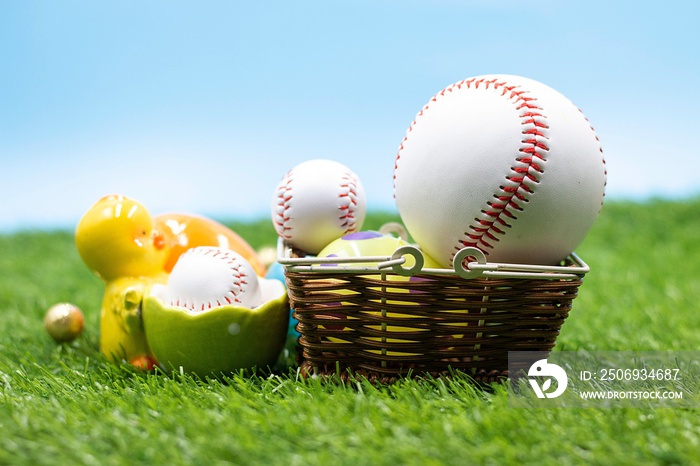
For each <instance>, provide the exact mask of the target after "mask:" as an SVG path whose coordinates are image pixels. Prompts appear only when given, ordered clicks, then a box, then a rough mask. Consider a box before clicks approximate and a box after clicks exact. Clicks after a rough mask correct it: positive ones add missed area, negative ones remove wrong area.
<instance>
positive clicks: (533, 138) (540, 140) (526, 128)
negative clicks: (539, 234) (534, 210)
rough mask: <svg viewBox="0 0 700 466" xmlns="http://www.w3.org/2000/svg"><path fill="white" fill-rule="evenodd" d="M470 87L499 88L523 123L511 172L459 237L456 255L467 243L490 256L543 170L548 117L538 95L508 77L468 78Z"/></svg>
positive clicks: (523, 207) (467, 82) (547, 150)
mask: <svg viewBox="0 0 700 466" xmlns="http://www.w3.org/2000/svg"><path fill="white" fill-rule="evenodd" d="M462 85H463V86H466V87H467V88H468V89H471V88H474V89H479V86H482V87H483V89H484V90H489V89H490V88H492V89H493V90H494V91H499V90H500V96H502V97H505V98H506V99H508V100H510V101H511V102H512V103H513V105H514V106H515V110H516V111H517V112H520V114H519V118H520V124H521V125H522V126H523V130H522V131H521V133H522V135H523V139H522V140H521V144H522V147H521V148H520V149H518V152H520V154H519V155H517V156H516V158H515V163H514V164H513V166H511V167H510V170H511V171H510V174H509V175H507V176H506V182H505V183H504V184H502V185H500V186H499V187H498V190H497V191H496V192H495V193H494V194H493V195H492V196H491V199H490V200H489V201H487V202H486V204H487V206H488V208H487V209H484V210H482V211H481V215H480V216H478V217H475V218H474V220H473V221H472V223H471V224H470V225H469V226H468V228H467V231H465V232H464V239H461V240H458V245H456V246H455V248H454V249H455V250H454V252H453V254H452V258H453V259H454V255H455V254H457V252H458V251H459V250H460V249H462V248H464V247H477V248H479V249H480V250H482V251H483V252H484V254H486V255H487V256H488V254H489V249H493V247H494V244H493V243H496V242H498V241H500V239H499V236H503V235H505V234H506V229H508V228H511V227H512V223H513V221H515V220H517V218H518V217H517V215H516V214H517V213H519V212H522V211H523V210H524V209H525V206H524V205H525V204H527V203H528V202H529V201H530V197H531V196H532V195H533V194H534V192H535V189H536V187H537V185H538V184H539V182H540V178H541V177H542V175H543V174H544V168H543V166H542V162H546V161H547V159H546V154H547V152H549V146H548V145H547V141H548V139H549V138H548V137H547V135H546V130H547V129H548V128H549V125H548V124H547V117H546V115H544V114H543V113H542V111H543V109H542V108H541V107H540V106H539V105H537V103H536V100H537V98H536V97H531V96H529V95H527V94H528V93H529V92H528V91H526V90H523V89H522V88H521V87H520V86H517V85H509V84H508V83H507V82H506V81H501V82H499V81H498V80H497V79H492V80H485V79H483V78H482V79H468V80H466V81H464V82H462V83H460V88H461V86H462Z"/></svg>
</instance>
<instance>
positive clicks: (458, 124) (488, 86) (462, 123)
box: [394, 75, 607, 267]
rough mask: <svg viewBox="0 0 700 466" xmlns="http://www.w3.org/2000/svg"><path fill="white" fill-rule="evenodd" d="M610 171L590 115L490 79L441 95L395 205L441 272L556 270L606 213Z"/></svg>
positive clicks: (530, 84)
mask: <svg viewBox="0 0 700 466" xmlns="http://www.w3.org/2000/svg"><path fill="white" fill-rule="evenodd" d="M606 177H607V172H606V166H605V160H604V159H603V154H602V150H601V147H600V143H599V141H598V138H597V137H596V135H595V133H594V132H593V129H592V128H591V125H590V124H589V122H588V120H587V119H586V117H585V116H584V115H583V113H582V112H581V111H580V110H579V109H578V108H577V107H576V106H575V105H574V104H572V103H571V101H569V100H568V99H567V98H566V97H564V96H563V95H562V94H560V93H559V92H557V91H555V90H554V89H552V88H550V87H548V86H546V85H544V84H542V83H540V82H537V81H534V80H531V79H528V78H523V77H518V76H508V75H485V76H477V77H474V78H469V79H465V80H463V81H460V82H458V83H455V84H453V85H451V86H448V87H447V88H445V89H444V90H442V91H441V92H439V93H438V94H436V95H435V96H434V97H433V98H432V99H431V100H430V101H429V102H428V104H426V105H425V106H424V107H423V109H422V110H421V111H420V112H419V113H418V115H417V116H416V118H415V120H414V121H413V124H412V125H411V126H410V127H409V129H408V131H407V133H406V137H405V138H404V139H403V141H402V143H401V145H400V147H399V151H398V154H397V156H396V163H395V168H394V195H395V198H396V204H397V207H398V210H399V214H400V215H401V219H402V221H403V223H404V225H405V226H406V229H407V230H408V231H409V233H410V234H411V235H412V236H413V238H414V240H415V241H416V242H417V243H418V244H419V245H420V247H421V248H422V249H423V250H424V251H425V252H426V253H427V254H428V255H430V256H431V257H433V258H434V259H435V260H436V261H438V262H439V263H440V264H441V265H442V266H443V267H450V266H452V260H453V258H454V256H455V254H456V253H457V252H458V251H459V250H460V249H462V248H464V247H476V248H479V249H480V250H482V251H483V252H484V254H485V255H486V257H487V260H488V261H489V262H510V263H529V264H556V263H558V262H559V261H561V260H562V259H564V258H566V256H568V255H569V254H570V253H571V252H572V251H574V249H575V248H576V247H577V246H578V245H579V244H580V243H581V241H582V240H583V238H584V237H585V236H586V233H587V232H588V230H589V229H590V227H591V226H592V225H593V222H594V221H595V219H596V218H597V216H598V213H599V212H600V208H601V206H602V203H603V196H604V193H605V184H606Z"/></svg>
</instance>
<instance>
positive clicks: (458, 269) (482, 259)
mask: <svg viewBox="0 0 700 466" xmlns="http://www.w3.org/2000/svg"><path fill="white" fill-rule="evenodd" d="M470 257H473V258H474V259H476V261H467V259H469V258H470ZM452 262H453V264H454V268H455V273H457V275H459V276H460V277H462V278H476V277H478V276H480V275H481V274H482V273H483V272H482V270H479V269H474V270H472V269H471V268H470V267H469V266H470V265H471V264H473V263H477V264H481V265H486V263H487V262H486V254H484V253H483V251H481V250H480V249H477V248H472V247H468V248H462V249H460V250H459V251H458V252H457V254H455V258H454V260H453V261H452Z"/></svg>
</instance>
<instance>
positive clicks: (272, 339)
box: [143, 287, 289, 377]
mask: <svg viewBox="0 0 700 466" xmlns="http://www.w3.org/2000/svg"><path fill="white" fill-rule="evenodd" d="M280 290H282V292H281V293H280V294H279V296H275V297H272V298H271V299H269V300H267V301H266V302H265V303H264V304H262V305H261V306H258V307H256V308H255V309H248V308H245V307H241V306H233V305H226V306H219V307H215V308H212V309H210V310H208V311H206V312H201V313H192V312H188V311H187V310H186V309H183V308H180V307H176V306H170V305H168V304H167V303H166V302H165V301H163V300H162V299H161V298H160V297H159V296H158V295H157V293H153V294H151V295H150V296H148V297H146V298H145V299H144V303H143V323H144V329H145V333H146V335H147V338H148V343H149V346H150V348H151V350H152V351H153V354H154V355H155V357H156V360H157V361H158V364H159V365H160V366H161V367H162V368H163V369H164V370H166V371H180V370H182V371H184V372H187V373H191V374H196V375H199V376H201V377H204V376H207V375H214V376H216V375H220V374H221V373H229V372H232V371H235V370H238V369H246V368H253V367H259V368H261V367H265V366H271V365H273V364H274V363H275V361H276V360H277V357H278V355H279V353H280V351H281V350H282V348H283V346H284V343H285V339H286V335H287V326H288V321H289V302H288V300H287V293H286V291H284V289H283V287H280Z"/></svg>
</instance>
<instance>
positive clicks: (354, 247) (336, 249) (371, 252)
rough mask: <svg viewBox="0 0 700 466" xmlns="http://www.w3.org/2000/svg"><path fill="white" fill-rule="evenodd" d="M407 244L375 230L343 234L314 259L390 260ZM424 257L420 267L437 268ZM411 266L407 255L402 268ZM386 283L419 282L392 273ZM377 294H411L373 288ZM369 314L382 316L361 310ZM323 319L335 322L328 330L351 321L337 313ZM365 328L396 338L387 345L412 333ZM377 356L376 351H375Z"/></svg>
mask: <svg viewBox="0 0 700 466" xmlns="http://www.w3.org/2000/svg"><path fill="white" fill-rule="evenodd" d="M408 245H409V243H408V242H406V241H404V240H403V239H401V238H397V237H394V236H392V235H385V234H382V233H379V232H376V231H362V232H358V233H352V234H349V235H346V236H344V237H342V238H339V239H337V240H335V241H333V242H331V243H330V244H329V245H328V246H326V247H325V248H323V250H321V252H320V253H319V255H318V257H326V258H333V257H337V258H339V259H340V258H358V257H371V256H380V257H390V256H391V255H392V254H393V253H394V251H396V249H398V248H399V247H402V246H408ZM423 258H424V265H423V268H437V267H438V265H437V263H436V262H435V261H434V260H432V259H431V258H430V257H428V256H425V255H424V256H423ZM329 265H336V264H329ZM337 265H338V266H341V267H343V266H370V267H376V265H377V264H376V263H375V262H359V263H352V264H348V263H339V264H337ZM414 265H415V259H414V258H413V257H411V256H407V260H406V263H405V264H404V265H403V267H404V268H411V267H413V266H414ZM387 271H388V272H391V269H387ZM367 276H368V277H371V278H376V279H377V280H379V279H380V277H381V275H371V274H368V275H367ZM386 277H387V280H389V281H394V282H405V281H414V280H420V278H419V277H406V276H400V275H395V274H388V275H387V276H386ZM376 290H377V291H383V292H385V293H387V294H391V293H410V292H411V291H410V290H408V289H405V288H384V287H380V286H378V287H377V288H376ZM337 293H339V294H341V295H342V294H351V293H352V292H351V291H349V290H348V291H346V290H338V291H337ZM387 303H388V304H392V305H405V306H417V305H419V303H415V302H407V301H403V300H402V301H396V300H388V301H387ZM364 312H367V313H369V314H376V315H381V314H382V313H381V312H380V311H377V312H374V311H364ZM326 316H327V317H330V318H331V319H338V321H339V323H338V324H333V325H332V326H326V328H329V329H338V330H339V329H343V328H345V327H344V326H343V325H342V320H344V319H347V318H352V317H347V315H346V314H344V313H343V314H340V313H328V314H327V315H326ZM386 316H387V317H389V318H394V319H406V318H414V317H415V316H414V315H412V314H402V313H398V312H388V313H386ZM368 328H371V329H373V330H382V331H385V332H387V333H389V334H392V335H393V336H395V337H396V338H389V339H387V341H389V342H402V341H404V340H402V339H401V338H400V337H401V333H407V332H416V331H417V330H416V328H413V327H403V326H391V325H390V326H387V327H386V328H384V329H382V327H381V326H371V325H370V326H368ZM366 338H367V339H369V340H373V341H380V340H381V338H380V337H366ZM329 340H331V341H335V342H343V340H342V339H341V338H334V337H330V338H329ZM377 352H378V353H379V352H380V351H377ZM389 353H391V354H392V355H405V356H408V355H411V353H394V352H389Z"/></svg>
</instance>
